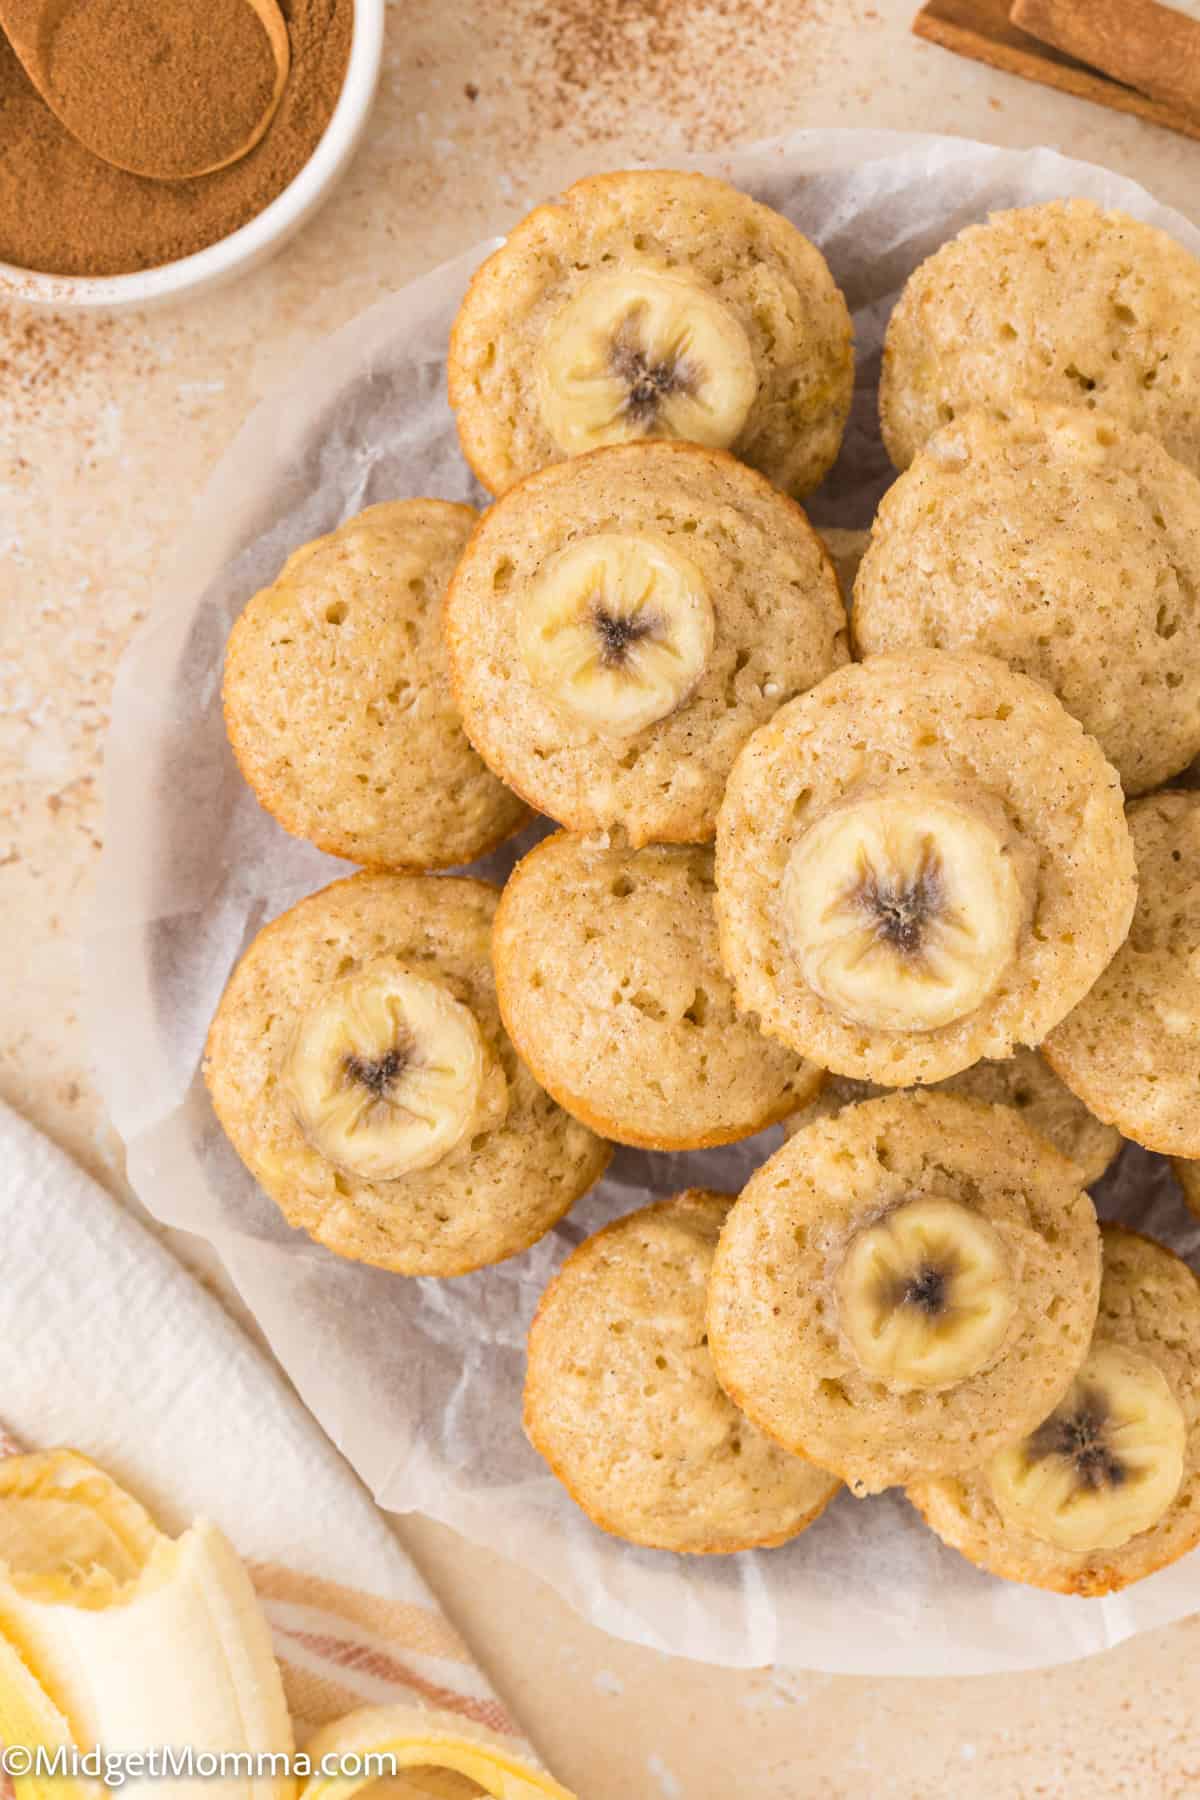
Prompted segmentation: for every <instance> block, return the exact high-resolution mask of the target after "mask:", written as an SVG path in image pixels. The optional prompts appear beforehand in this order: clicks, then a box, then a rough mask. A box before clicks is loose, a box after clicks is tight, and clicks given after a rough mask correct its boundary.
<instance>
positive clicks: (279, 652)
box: [224, 500, 528, 869]
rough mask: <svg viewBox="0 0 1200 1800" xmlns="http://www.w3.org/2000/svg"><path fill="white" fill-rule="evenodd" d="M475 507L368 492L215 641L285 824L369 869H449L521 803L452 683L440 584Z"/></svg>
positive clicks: (507, 824) (264, 800)
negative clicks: (474, 731) (475, 740)
mask: <svg viewBox="0 0 1200 1800" xmlns="http://www.w3.org/2000/svg"><path fill="white" fill-rule="evenodd" d="M474 522H475V513H474V512H473V510H472V509H471V507H469V506H454V505H451V504H450V503H449V502H447V501H445V500H397V501H388V502H385V503H384V504H383V505H380V506H371V507H368V508H367V510H366V511H365V512H363V513H359V514H358V516H357V517H356V518H353V519H349V520H347V522H346V523H345V524H344V525H341V526H339V528H338V529H337V530H336V531H333V532H331V533H330V534H329V535H328V536H327V537H322V538H317V539H316V540H315V541H314V542H313V543H311V544H305V545H304V546H303V548H302V549H299V550H297V551H295V552H294V553H293V554H292V555H291V556H290V557H289V558H288V560H287V562H286V563H285V564H284V566H283V568H282V569H281V570H280V572H279V574H278V576H277V577H276V579H275V580H274V582H272V584H271V586H270V587H267V588H264V589H263V590H262V591H261V592H260V593H258V594H256V595H255V596H254V598H253V599H252V600H251V601H250V603H249V605H248V606H247V607H246V609H245V611H244V612H243V613H242V615H241V617H240V618H239V619H238V621H237V623H236V624H235V626H234V628H233V631H232V632H231V634H230V638H229V644H228V648H227V650H226V653H225V682H224V702H225V723H226V727H227V729H228V732H229V740H230V743H231V744H232V745H233V751H234V755H235V756H236V757H237V760H238V763H239V765H240V767H241V770H242V773H243V775H244V776H245V777H246V780H247V781H248V782H249V783H250V786H251V787H252V788H253V789H254V792H255V794H256V795H257V797H258V799H259V801H260V803H261V804H262V805H263V806H265V807H266V809H267V811H268V812H269V813H271V814H272V815H273V816H274V817H275V818H276V819H278V820H279V823H280V824H281V825H283V826H285V827H286V829H287V830H288V831H292V832H295V833H296V835H297V836H299V837H305V838H309V839H311V841H312V842H313V843H314V844H317V845H319V846H320V848H321V849H322V850H327V851H328V852H329V853H330V854H331V855H333V856H344V857H346V858H347V859H348V860H349V861H351V862H357V863H364V864H368V865H370V866H372V867H383V868H397V869H399V868H405V869H440V868H450V867H453V866H454V865H455V864H458V863H466V862H471V861H473V860H474V858H476V857H477V856H482V855H483V854H484V853H485V852H486V851H488V850H490V849H492V848H494V847H495V845H497V844H498V843H500V842H502V841H503V839H505V838H506V837H509V836H510V835H511V834H512V833H513V832H514V831H516V830H518V829H519V827H520V826H521V825H522V824H523V822H524V821H525V819H526V818H527V817H528V814H527V812H526V809H525V807H524V806H523V805H522V804H521V802H520V801H519V800H518V799H517V797H516V795H515V794H512V793H510V792H509V791H508V789H507V788H505V787H504V786H503V784H502V783H501V782H499V781H498V780H497V779H496V777H495V776H494V775H493V774H492V773H491V771H490V770H489V769H488V768H487V767H486V766H485V764H484V763H483V761H482V760H481V759H480V757H479V756H478V755H477V754H476V752H475V751H474V750H472V748H471V746H470V744H469V743H468V742H467V739H466V737H465V735H464V733H463V729H462V725H461V724H460V723H459V718H458V711H457V708H456V707H455V704H454V700H453V696H452V695H451V692H450V677H449V671H448V668H447V664H446V651H445V645H444V643H443V640H442V598H443V595H444V593H445V590H446V584H447V583H448V581H449V580H450V576H451V574H452V573H453V571H454V565H455V563H456V562H457V561H458V558H459V556H460V555H461V553H462V550H463V546H464V545H465V544H466V541H467V539H468V537H469V536H470V534H471V527H472V525H473V524H474Z"/></svg>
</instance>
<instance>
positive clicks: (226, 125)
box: [0, 0, 291, 181]
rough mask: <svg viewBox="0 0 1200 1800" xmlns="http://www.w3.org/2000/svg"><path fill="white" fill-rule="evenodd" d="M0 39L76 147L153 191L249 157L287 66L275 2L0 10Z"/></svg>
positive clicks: (139, 2) (181, 1) (16, 1)
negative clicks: (0, 35)
mask: <svg viewBox="0 0 1200 1800" xmlns="http://www.w3.org/2000/svg"><path fill="white" fill-rule="evenodd" d="M0 29H2V30H3V31H4V32H5V33H6V34H7V36H8V39H9V42H10V43H11V44H12V47H13V49H14V50H15V51H16V53H17V55H18V57H19V58H20V60H21V62H22V64H23V65H24V68H25V72H26V74H27V75H28V76H29V78H30V80H31V81H32V82H33V84H34V86H35V87H36V88H37V90H38V92H39V93H40V94H41V96H42V99H43V100H44V101H45V102H46V104H47V105H48V106H49V107H50V109H51V111H52V112H54V113H55V114H56V115H57V117H58V120H59V122H60V124H62V125H64V126H65V127H66V129H67V130H68V131H69V132H70V133H71V135H72V136H73V137H75V138H77V139H78V140H79V142H80V143H81V144H83V145H84V146H85V147H86V148H87V149H88V150H90V151H91V152H92V153H93V155H95V156H98V157H100V158H101V159H102V160H103V161H104V162H108V163H113V164H115V166H116V167H117V168H118V169H127V170H128V171H129V172H130V174H133V175H143V176H146V177H147V178H149V179H150V180H153V181H186V180H188V179H190V178H191V177H192V176H195V175H210V174H212V173H213V172H214V171H215V170H217V169H223V168H225V167H226V166H227V165H228V164H229V163H233V162H237V161H238V160H239V159H240V158H241V157H243V156H245V155H246V154H247V152H248V151H250V150H252V149H253V148H254V146H255V145H256V144H257V143H258V142H259V141H260V139H261V138H262V137H263V135H264V133H265V132H266V130H267V128H268V126H269V125H270V123H271V120H272V119H273V118H274V116H275V112H276V108H277V107H278V105H279V102H280V99H281V98H282V95H283V90H284V86H285V84H286V82H287V78H288V71H289V68H290V63H291V51H290V47H289V43H288V32H287V25H286V23H285V22H284V18H283V14H282V13H281V12H280V10H279V4H278V0H0Z"/></svg>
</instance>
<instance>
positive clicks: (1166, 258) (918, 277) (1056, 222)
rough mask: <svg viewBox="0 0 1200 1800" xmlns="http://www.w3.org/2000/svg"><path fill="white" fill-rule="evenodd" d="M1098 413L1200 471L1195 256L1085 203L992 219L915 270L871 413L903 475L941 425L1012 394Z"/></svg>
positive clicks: (1199, 282) (999, 404) (1199, 303)
mask: <svg viewBox="0 0 1200 1800" xmlns="http://www.w3.org/2000/svg"><path fill="white" fill-rule="evenodd" d="M1021 394H1025V395H1028V396H1030V397H1031V398H1035V399H1040V400H1049V401H1055V402H1058V403H1059V404H1060V405H1064V406H1085V407H1095V408H1096V409H1097V410H1099V411H1103V412H1105V413H1107V414H1109V415H1110V416H1111V417H1112V418H1113V419H1115V420H1116V421H1117V422H1119V423H1120V424H1121V425H1123V426H1125V427H1127V428H1128V429H1130V430H1132V431H1145V432H1149V434H1150V435H1151V436H1152V437H1156V438H1157V439H1158V440H1159V442H1160V443H1162V444H1163V445H1165V447H1166V448H1167V449H1168V450H1169V451H1170V453H1171V455H1172V456H1174V457H1175V458H1176V460H1177V461H1179V462H1181V463H1184V464H1185V465H1186V466H1187V467H1188V468H1189V469H1192V470H1193V471H1194V472H1196V473H1197V474H1200V261H1197V259H1196V258H1195V257H1194V256H1191V255H1190V254H1189V253H1188V252H1187V251H1186V250H1185V249H1184V248H1183V246H1182V245H1181V244H1178V243H1176V242H1175V240H1174V238H1171V237H1168V235H1167V233H1166V232H1165V231H1159V230H1158V229H1156V227H1154V226H1153V225H1144V224H1143V223H1142V222H1141V220H1139V219H1131V218H1130V217H1129V216H1128V215H1127V214H1125V213H1121V212H1106V211H1104V209H1103V208H1101V207H1099V206H1097V205H1096V204H1095V202H1094V201H1091V200H1053V201H1050V202H1049V203H1047V204H1045V205H1041V206H1028V207H1019V208H1017V209H1016V210H1014V211H1011V212H999V213H993V214H992V216H991V218H989V219H988V221H987V223H986V224H983V225H971V226H968V227H967V229H966V230H965V231H963V232H960V233H959V235H958V236H957V237H956V238H952V239H951V241H950V242H949V243H948V244H943V245H942V247H941V249H940V250H938V251H936V252H935V253H934V255H933V256H931V257H929V258H928V260H927V261H926V262H923V263H922V264H921V265H920V267H919V268H918V269H916V270H914V272H913V274H912V275H911V276H910V277H909V279H908V282H907V283H906V285H905V288H904V291H903V293H902V294H901V296H900V299H899V301H898V303H897V306H896V310H895V311H894V312H893V314H892V317H891V320H890V322H889V324H888V330H887V337H886V339H885V341H884V347H883V371H882V375H881V378H880V387H879V411H880V417H881V420H882V424H883V436H884V442H885V443H886V444H887V447H888V451H889V453H890V455H891V458H892V461H893V462H894V463H895V465H896V467H897V468H898V469H906V468H907V467H908V465H909V463H910V462H911V461H912V459H913V457H914V456H915V455H916V453H917V451H918V450H919V449H920V447H921V445H922V444H924V443H925V442H926V441H927V440H928V439H929V438H930V437H932V436H933V433H934V432H935V431H936V430H937V429H938V427H939V426H941V425H946V424H949V423H950V422H951V420H953V419H956V418H957V417H958V415H959V414H960V413H963V412H966V411H967V410H968V409H969V408H970V407H974V406H987V407H994V408H996V409H997V410H999V411H1000V412H1005V411H1007V409H1008V408H1009V406H1010V405H1011V404H1012V402H1013V401H1014V400H1015V399H1016V398H1017V396H1018V395H1021Z"/></svg>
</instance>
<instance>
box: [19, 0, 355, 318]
mask: <svg viewBox="0 0 1200 1800" xmlns="http://www.w3.org/2000/svg"><path fill="white" fill-rule="evenodd" d="M385 4H386V0H354V27H353V33H352V36H351V40H350V60H349V63H348V64H347V68H346V79H345V81H344V83H343V85H342V91H341V94H340V95H339V97H338V103H337V105H336V107H335V108H334V111H333V116H332V118H331V119H330V121H329V123H328V125H327V126H326V127H325V131H324V135H323V136H322V138H321V140H320V142H319V143H318V145H317V147H316V149H315V150H314V151H313V154H312V155H311V156H310V157H309V159H308V161H307V162H306V163H305V165H304V167H303V168H302V169H301V171H300V173H299V174H298V175H297V176H296V178H295V180H294V181H292V182H291V183H290V184H289V185H288V186H287V187H286V188H284V190H283V192H282V193H281V194H279V195H278V196H277V197H276V198H275V199H274V200H272V202H271V204H270V205H269V206H267V207H265V208H264V209H263V211H262V212H260V213H258V214H256V215H255V217H254V218H253V219H251V220H250V221H249V223H248V224H245V225H243V226H242V227H241V228H240V229H239V230H237V231H234V232H232V233H231V234H230V235H229V236H228V237H224V238H221V239H219V240H218V242H217V243H215V244H210V245H209V246H208V248H207V249H206V250H198V251H197V252H196V253H195V255H194V256H184V257H180V258H179V260H178V261H177V262H170V263H163V264H162V265H161V266H160V267H159V268H157V269H140V270H138V271H137V273H136V274H133V275H41V274H38V273H37V272H36V271H34V270H31V269H19V268H16V267H15V266H14V265H13V264H12V263H6V262H0V301H4V300H10V299H11V300H22V301H25V302H27V303H28V304H29V305H32V306H48V307H54V308H55V309H56V310H58V311H60V312H61V311H66V310H76V309H90V310H100V309H104V310H108V311H113V310H116V309H118V308H124V307H134V306H153V305H157V304H158V303H159V302H161V301H164V300H174V299H176V298H178V297H179V296H181V295H183V294H196V293H199V291H200V290H201V288H208V287H213V286H215V285H216V283H217V282H220V281H228V280H229V278H230V276H232V275H240V274H242V273H243V272H244V271H245V270H246V269H250V268H253V266H254V265H255V264H256V263H260V262H264V261H265V260H266V258H267V257H268V256H273V255H274V253H275V251H276V250H278V249H279V248H280V246H281V245H282V244H283V243H285V242H286V240H287V239H288V238H290V237H291V235H292V233H293V232H294V231H298V230H299V229H300V227H301V225H303V224H304V222H305V220H306V219H308V218H310V217H311V216H312V214H313V213H314V212H315V211H316V209H317V207H318V206H320V204H321V202H322V201H323V200H324V199H325V197H326V196H327V194H328V193H329V191H330V189H331V188H332V187H333V185H334V183H335V182H336V181H337V179H338V177H339V176H340V175H341V174H342V173H343V171H344V170H345V168H346V165H347V163H348V162H349V161H350V158H351V156H352V155H353V153H354V150H355V148H356V146H357V144H358V141H359V138H360V137H361V136H362V132H363V127H364V126H365V125H366V122H367V115H368V114H369V112H370V110H371V102H372V100H373V99H374V97H375V87H376V84H377V82H378V80H379V67H380V63H381V61H382V57H383V16H384V8H385Z"/></svg>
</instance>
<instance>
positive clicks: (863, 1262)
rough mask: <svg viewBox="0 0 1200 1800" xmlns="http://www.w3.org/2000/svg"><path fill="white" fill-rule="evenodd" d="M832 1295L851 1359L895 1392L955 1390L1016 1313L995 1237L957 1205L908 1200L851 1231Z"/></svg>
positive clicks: (988, 1357)
mask: <svg viewBox="0 0 1200 1800" xmlns="http://www.w3.org/2000/svg"><path fill="white" fill-rule="evenodd" d="M834 1287H835V1290H836V1294H837V1303H838V1323H839V1325H840V1327H841V1331H842V1335H843V1336H844V1338H845V1339H846V1341H847V1342H848V1344H849V1346H850V1349H851V1351H852V1353H853V1355H854V1357H855V1358H856V1360H857V1361H858V1363H859V1364H860V1366H861V1367H862V1368H863V1369H864V1370H865V1371H866V1372H867V1374H869V1375H872V1376H874V1377H875V1378H876V1379H877V1380H880V1381H882V1382H884V1383H885V1384H886V1385H887V1386H888V1387H890V1388H892V1389H893V1390H900V1391H902V1390H904V1389H906V1388H946V1387H953V1386H955V1385H956V1384H957V1383H958V1382H960V1381H965V1380H966V1379H967V1378H968V1377H969V1376H971V1375H974V1374H975V1373H977V1371H978V1370H980V1369H982V1368H985V1367H986V1366H987V1364H988V1363H989V1362H991V1361H992V1360H993V1358H994V1357H995V1356H996V1355H997V1353H998V1352H999V1350H1000V1348H1001V1346H1002V1345H1003V1343H1004V1339H1005V1336H1006V1334H1007V1332H1008V1328H1009V1324H1010V1322H1011V1320H1012V1317H1013V1314H1014V1312H1015V1311H1016V1294H1015V1290H1014V1284H1013V1271H1012V1269H1011V1267H1010V1265H1009V1258H1008V1255H1007V1253H1006V1251H1005V1247H1004V1244H1003V1242H1002V1241H1001V1238H1000V1235H999V1233H998V1232H997V1231H996V1229H995V1227H994V1226H993V1225H991V1224H990V1223H989V1221H988V1220H987V1219H985V1218H983V1217H982V1216H981V1215H980V1214H979V1213H977V1212H973V1211H972V1210H971V1208H970V1207H967V1206H960V1205H959V1204H958V1202H957V1201H955V1200H939V1199H926V1200H910V1201H907V1202H905V1203H904V1204H903V1205H900V1206H897V1207H894V1208H893V1209H892V1210H891V1211H890V1212H888V1213H885V1214H884V1215H883V1217H882V1218H880V1219H878V1220H876V1221H875V1222H874V1223H873V1224H871V1225H868V1226H866V1227H865V1228H864V1229H863V1230H861V1231H859V1232H857V1233H856V1234H855V1236H854V1237H853V1238H851V1240H850V1243H849V1245H848V1246H847V1249H846V1253H845V1255H844V1257H843V1259H842V1261H841V1264H840V1265H839V1267H838V1270H837V1273H836V1275H835V1277H834Z"/></svg>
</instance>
